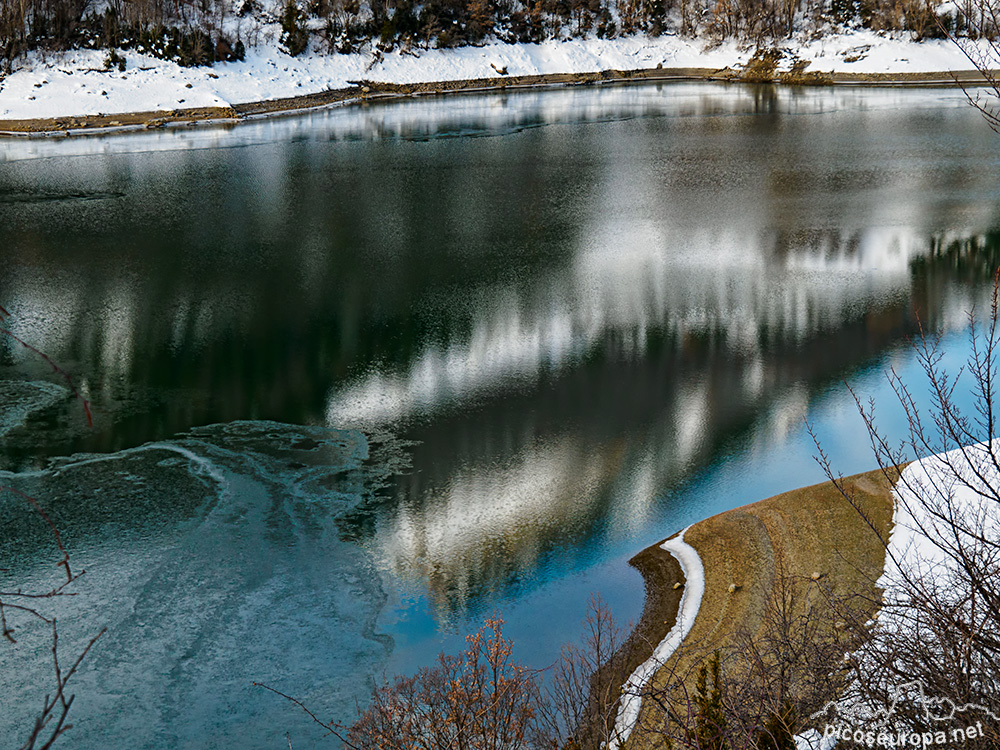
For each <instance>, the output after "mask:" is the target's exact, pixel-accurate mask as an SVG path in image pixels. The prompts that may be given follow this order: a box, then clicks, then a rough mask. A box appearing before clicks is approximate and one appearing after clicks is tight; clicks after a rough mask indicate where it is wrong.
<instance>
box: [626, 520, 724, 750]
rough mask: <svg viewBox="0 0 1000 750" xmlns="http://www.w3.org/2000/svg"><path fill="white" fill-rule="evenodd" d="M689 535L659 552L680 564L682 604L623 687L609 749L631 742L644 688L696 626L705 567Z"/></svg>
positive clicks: (670, 543) (672, 541) (664, 545)
mask: <svg viewBox="0 0 1000 750" xmlns="http://www.w3.org/2000/svg"><path fill="white" fill-rule="evenodd" d="M688 528H691V527H690V526H689V527H688ZM686 532H687V529H684V531H682V532H681V533H680V534H678V535H677V536H675V537H673V538H672V539H668V540H667V541H665V542H664V543H663V544H661V545H660V549H663V550H666V551H667V552H669V553H670V554H671V555H673V556H674V558H675V559H676V560H677V562H678V563H680V566H681V570H682V571H683V572H684V578H685V580H686V582H685V584H684V592H683V593H682V594H681V603H680V606H679V607H678V608H677V619H676V621H675V622H674V626H673V627H672V628H671V629H670V632H669V633H667V635H666V637H665V638H664V639H663V640H662V641H660V643H659V645H658V646H657V647H656V649H655V650H654V651H653V655H652V656H650V657H649V658H648V659H647V660H646V661H644V662H643V663H642V664H640V665H639V666H638V667H636V668H635V671H634V672H632V674H631V676H630V677H629V678H628V680H626V681H625V685H624V686H623V687H622V700H621V704H620V705H619V707H618V716H617V718H616V719H615V728H614V735H613V736H612V738H611V741H610V742H609V743H608V746H607V747H608V750H618V749H619V748H620V747H621V746H622V745H623V744H624V743H625V742H626V741H627V740H628V738H629V735H630V734H631V733H632V729H633V727H635V724H636V722H637V721H638V720H639V709H640V708H641V707H642V695H641V693H642V689H643V687H645V685H646V683H647V682H649V680H650V678H651V677H652V676H653V675H654V674H656V671H657V670H658V669H659V668H660V667H662V666H663V664H664V663H665V662H666V660H667V659H669V658H670V656H671V654H673V653H674V651H676V650H677V648H678V647H679V646H680V645H681V643H683V642H684V639H685V638H686V637H687V634H688V633H690V632H691V628H692V627H694V621H695V618H696V617H697V616H698V610H699V609H700V608H701V598H702V597H703V596H704V595H705V568H704V566H703V565H702V562H701V557H699V556H698V552H697V551H696V550H695V548H694V547H692V546H691V545H690V544H688V543H687V542H685V541H684V534H685V533H686Z"/></svg>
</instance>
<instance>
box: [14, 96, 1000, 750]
mask: <svg viewBox="0 0 1000 750" xmlns="http://www.w3.org/2000/svg"><path fill="white" fill-rule="evenodd" d="M997 143H998V141H997V140H996V136H995V135H994V134H993V133H992V132H991V131H990V130H989V129H988V128H987V127H986V126H985V125H984V124H983V122H982V121H981V120H980V119H979V117H978V116H977V114H976V113H975V112H974V111H973V110H972V109H971V108H969V107H968V106H967V105H966V104H965V100H964V98H963V97H962V95H961V93H960V92H958V93H955V92H948V91H940V90H931V91H927V90H925V91H909V90H908V91H896V90H885V91H860V90H854V89H828V90H822V89H815V90H805V91H785V90H782V91H776V90H774V89H767V88H758V89H753V88H740V87H721V86H705V85H687V84H684V85H675V86H662V87H634V88H617V89H605V90H602V89H590V90H584V91H551V92H543V93H525V94H518V95H516V96H508V97H460V98H451V99H443V100H426V101H414V102H403V103H399V104H393V105H388V106H378V107H370V108H367V109H355V110H344V111H333V112H328V113H323V114H318V115H313V116H310V117H305V118H297V119H289V120H276V121H273V122H266V123H261V124H254V125H247V126H242V127H240V128H237V129H235V130H232V131H222V130H204V131H197V130H192V131H178V132H168V133H155V134H141V135H135V136H129V137H115V138H105V139H89V140H82V141H65V142H40V143H36V142H32V143H19V142H7V143H3V144H0V146H2V149H0V239H2V243H0V263H2V266H0V267H2V273H0V305H2V306H3V307H4V308H5V309H6V310H8V311H9V312H10V313H11V315H10V317H9V318H8V320H7V321H6V323H5V325H6V326H7V327H8V328H9V329H10V331H11V332H13V333H14V334H16V335H17V336H19V337H21V338H23V339H24V340H25V341H28V342H30V343H31V344H32V345H33V346H35V347H36V348H38V349H39V350H41V351H43V352H45V353H46V354H47V355H49V356H50V357H51V358H52V359H53V360H54V361H55V362H57V363H58V364H59V365H60V366H61V367H62V368H63V369H64V370H65V371H66V372H68V373H71V374H72V376H73V378H74V382H75V384H76V386H77V387H78V389H79V392H80V394H81V396H83V397H85V398H87V399H88V400H89V402H90V404H91V405H92V409H93V412H94V415H95V422H94V426H93V427H89V426H88V424H87V420H86V416H85V412H84V410H83V408H82V403H81V400H80V399H79V398H75V397H74V396H73V393H72V392H71V391H70V390H69V388H68V387H67V383H66V381H65V380H63V379H62V378H60V376H59V375H58V374H56V373H53V372H52V370H51V368H49V367H48V365H47V364H46V362H45V361H43V360H41V359H40V358H39V357H37V356H36V355H34V354H33V353H31V352H29V351H27V350H25V349H24V348H22V347H21V346H20V345H19V344H17V343H16V342H15V341H14V340H12V339H11V338H9V337H4V338H3V339H0V395H2V397H3V411H2V412H0V466H2V467H3V476H2V477H0V479H2V482H3V483H4V484H6V485H10V486H14V487H17V488H19V489H22V490H24V491H28V492H31V493H33V494H34V495H35V496H37V497H39V498H40V500H42V501H43V502H44V503H45V504H46V507H48V508H49V509H50V512H51V513H52V515H53V516H54V518H55V519H56V520H57V522H58V523H59V525H60V526H61V527H62V528H63V529H64V530H65V531H64V533H65V535H66V538H67V542H68V543H69V546H70V551H71V553H72V555H73V557H74V560H76V561H77V562H78V564H79V565H84V566H85V567H86V568H87V569H88V574H87V576H86V579H85V581H84V582H83V583H82V584H81V592H82V595H81V596H79V597H77V598H76V599H75V600H73V601H72V602H68V603H66V604H65V605H64V608H65V609H64V611H63V610H61V613H60V617H61V621H62V622H63V623H64V628H65V630H66V642H67V647H68V648H70V647H72V644H73V643H74V642H75V643H79V642H80V639H82V638H84V637H85V636H86V634H87V633H90V632H93V631H94V630H95V629H96V628H98V627H101V626H103V625H107V626H108V627H109V632H108V634H107V636H106V637H105V638H104V639H102V641H101V643H100V645H99V647H98V649H97V650H96V651H95V653H94V655H93V656H92V658H91V659H89V660H88V662H87V667H86V670H85V672H84V674H82V675H81V677H80V682H79V686H78V692H79V698H78V701H79V704H78V706H76V707H75V709H74V710H75V712H76V714H77V715H76V727H75V728H74V729H73V734H72V736H73V738H74V741H75V742H76V743H78V744H77V745H76V746H79V747H96V746H102V745H106V746H109V747H124V746H128V747H261V748H264V747H277V746H281V745H282V743H284V742H285V739H284V738H285V732H286V731H290V732H291V733H292V736H293V739H294V741H295V747H297V748H298V747H311V746H313V743H316V745H317V746H324V744H323V743H322V742H321V741H320V739H319V735H318V734H317V733H315V732H313V731H312V728H311V727H310V726H309V721H308V719H307V718H303V717H300V716H299V715H298V714H296V713H294V712H293V711H291V709H290V707H289V706H287V705H285V704H283V703H281V702H280V701H278V700H277V699H276V698H275V697H274V696H273V695H270V694H267V693H264V692H262V691H259V690H254V689H253V688H252V687H250V682H251V681H252V680H260V681H264V682H268V683H270V684H273V685H275V686H276V687H279V688H281V689H283V690H285V691H286V692H291V693H294V694H295V695H297V696H299V697H302V698H304V699H306V700H307V701H309V702H310V704H311V705H313V706H315V707H316V708H317V710H318V712H319V713H320V714H321V715H324V716H327V715H329V716H334V717H336V718H341V719H348V718H349V717H350V714H351V709H352V707H353V705H354V701H355V699H363V698H364V695H365V694H366V691H367V685H368V684H369V680H370V679H371V676H372V675H373V674H378V673H381V671H382V670H384V669H388V670H390V671H391V670H410V669H413V668H415V667H417V666H419V665H421V664H424V663H427V662H429V661H430V659H431V657H432V655H433V654H434V653H435V652H436V651H437V650H438V648H439V647H440V646H442V645H444V646H453V645H454V644H456V643H458V642H459V641H460V639H461V637H462V636H463V635H464V633H465V632H467V631H468V630H469V629H471V628H474V627H475V626H476V624H477V623H478V621H479V619H480V618H481V617H482V616H483V615H484V614H486V613H489V612H492V611H493V610H495V609H500V610H502V611H503V612H504V613H505V614H506V616H507V617H508V620H509V630H508V632H509V633H510V634H512V635H514V637H515V639H516V641H517V647H518V648H519V649H520V650H521V653H522V655H523V656H524V658H526V659H528V660H529V661H531V662H532V663H534V664H536V665H543V664H545V663H548V662H549V661H551V660H552V659H553V658H555V655H556V654H557V652H558V645H559V644H560V643H562V642H563V641H566V640H569V639H572V638H573V637H575V636H576V634H577V631H578V624H579V621H580V619H581V618H582V617H583V616H584V614H585V609H586V600H587V597H588V596H589V594H590V593H591V592H599V593H601V594H602V595H603V596H605V597H606V598H608V599H609V600H610V602H611V604H612V605H613V607H614V609H615V611H616V613H617V614H618V615H619V616H620V617H621V618H622V619H623V620H625V619H628V618H633V619H634V618H636V617H637V616H638V613H639V610H640V608H641V602H642V583H641V580H640V579H639V578H638V576H637V575H636V574H635V573H634V572H633V571H631V570H630V569H629V568H628V567H627V565H626V564H625V561H626V560H627V559H628V557H629V556H630V555H631V554H634V553H635V552H637V551H639V550H640V549H641V548H642V547H643V546H645V545H647V544H650V543H652V542H654V541H656V540H658V539H660V538H662V537H665V536H667V535H669V534H671V533H673V532H674V531H676V530H677V529H678V528H680V527H682V526H684V525H686V524H687V523H690V522H692V521H694V520H697V519H699V518H701V517H704V516H706V515H710V514H712V513H715V512H717V511H719V510H722V509H724V508H727V507H733V506H735V505H740V504H743V503H745V502H750V501H753V500H756V499H759V498H761V497H764V496H767V495H770V494H774V493H776V492H780V491H782V490H785V489H791V488H793V487H796V486H800V485H803V484H806V483H811V482H815V481H820V480H821V479H822V475H821V473H820V472H819V470H818V468H817V467H816V466H815V464H814V463H813V462H812V461H811V458H810V457H811V454H812V452H813V449H812V447H811V443H810V441H809V439H808V437H807V436H806V435H805V433H804V430H803V426H802V423H803V419H804V418H806V417H808V418H809V419H811V420H813V421H814V422H815V423H816V425H817V429H818V431H819V432H820V434H821V436H822V437H823V438H824V441H825V442H826V444H827V446H828V448H829V450H830V452H831V454H832V455H833V457H834V460H835V461H837V463H838V465H839V466H841V467H842V469H843V471H844V472H845V473H846V472H851V471H858V470H862V469H867V468H870V467H871V464H872V462H871V459H870V458H869V457H868V456H867V454H866V452H865V449H864V441H863V440H860V439H859V433H858V429H859V424H858V422H857V420H856V419H852V418H851V416H850V409H849V405H850V404H849V399H848V397H847V394H846V391H845V389H844V387H843V385H842V381H843V379H844V378H849V379H851V380H852V382H853V383H855V384H856V385H857V386H858V387H859V388H860V389H861V390H862V391H863V392H865V393H873V394H875V395H876V396H880V397H884V395H885V390H886V389H885V388H884V387H883V386H882V385H880V379H879V377H878V373H879V372H880V371H881V369H882V368H883V367H885V366H886V365H887V364H889V363H893V364H895V365H897V366H898V367H901V368H904V369H905V368H910V369H911V370H912V368H913V363H912V358H910V357H909V356H908V355H907V353H906V347H905V341H906V337H907V336H908V335H912V334H913V333H915V331H916V330H917V321H918V319H919V320H920V321H921V322H922V323H923V325H924V326H925V327H927V328H929V329H932V330H941V331H944V332H945V333H946V335H947V336H948V342H949V343H950V344H951V349H949V352H950V356H952V357H954V358H955V359H956V361H958V360H960V359H961V357H962V355H963V351H964V350H963V348H962V347H963V345H962V337H961V331H962V329H963V328H964V325H965V323H964V311H965V310H966V309H968V308H969V306H970V305H971V304H972V303H973V302H974V301H977V300H981V299H982V293H983V289H984V288H985V286H986V285H988V282H989V280H990V278H991V271H990V269H991V268H992V267H993V266H994V265H995V264H996V263H997V261H998V259H1000V257H998V237H1000V235H997V234H996V233H995V232H996V230H997V228H1000V157H998V154H1000V151H998V150H997ZM895 419H896V417H894V416H893V415H892V414H891V413H890V414H889V415H888V416H887V422H888V424H889V425H890V426H892V425H895V424H897V422H895V421H894V420H895ZM0 522H2V526H0V555H2V556H3V557H2V559H3V560H4V562H3V564H0V567H4V568H10V569H11V572H10V573H9V574H8V575H9V580H14V579H16V580H17V581H19V582H28V583H36V584H38V585H39V586H41V585H44V581H46V580H49V578H50V577H51V575H52V563H54V562H55V559H53V558H52V549H51V544H50V542H49V538H48V535H47V531H46V530H45V528H44V527H43V526H42V525H41V523H40V522H39V521H38V519H37V518H35V517H34V516H33V515H32V514H31V513H30V511H29V510H28V509H26V508H25V507H24V506H23V504H22V503H20V501H19V500H18V498H17V497H15V496H14V495H4V496H3V497H2V500H0ZM7 561H10V562H9V563H8V562H7ZM24 640H25V642H26V643H27V644H28V645H27V646H25V647H24V648H21V649H20V650H19V651H18V652H17V653H16V654H15V652H14V651H13V649H8V650H7V651H6V652H3V660H2V661H0V665H2V667H0V670H2V671H0V683H2V686H3V690H0V694H3V696H4V697H3V698H0V700H2V701H4V706H3V710H2V711H0V734H2V735H4V736H10V735H11V734H12V733H14V732H17V731H18V727H23V726H24V722H25V721H26V719H27V717H28V716H30V708H31V705H32V704H31V703H30V702H29V701H30V700H32V699H33V698H34V697H36V696H39V695H41V693H42V691H43V690H44V684H45V683H44V681H45V680H46V679H48V678H47V673H46V672H45V668H46V667H45V662H44V641H43V640H40V639H39V638H35V639H34V640H32V637H31V636H30V634H28V635H26V637H25V639H24ZM33 648H34V649H37V653H35V652H32V649H33ZM8 701H11V703H9V705H8Z"/></svg>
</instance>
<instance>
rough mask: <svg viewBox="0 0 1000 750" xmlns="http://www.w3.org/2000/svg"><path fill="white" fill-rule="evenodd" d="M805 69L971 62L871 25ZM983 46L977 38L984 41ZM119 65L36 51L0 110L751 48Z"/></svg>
mask: <svg viewBox="0 0 1000 750" xmlns="http://www.w3.org/2000/svg"><path fill="white" fill-rule="evenodd" d="M785 46H786V47H787V48H788V49H789V50H794V51H795V53H796V54H797V55H798V57H799V58H800V59H802V60H810V61H811V65H810V66H809V67H808V70H810V71H823V72H828V71H846V72H857V73H895V72H900V73H901V72H940V71H949V70H969V69H971V68H972V65H971V64H970V63H969V61H968V58H966V56H965V55H964V54H963V52H962V51H961V50H960V49H959V48H958V46H957V45H955V44H953V43H951V42H948V41H946V40H933V41H925V42H920V43H916V42H911V41H909V39H908V38H907V37H900V38H894V37H891V36H886V35H883V34H879V33H875V32H871V31H856V32H851V33H847V34H834V35H830V36H827V37H825V38H823V39H820V40H818V41H812V42H804V43H802V44H800V45H796V44H794V43H792V42H789V43H787V44H786V45H785ZM984 51H985V49H984ZM123 54H124V57H125V59H126V68H125V70H124V71H119V70H118V69H117V67H112V69H110V70H103V68H104V61H105V59H106V57H107V52H106V51H95V50H77V51H72V52H66V53H58V54H53V53H47V54H45V55H40V54H33V55H32V56H30V57H29V58H28V60H27V61H26V62H25V64H24V65H23V66H22V67H21V68H20V69H18V70H16V71H15V72H14V73H12V74H10V75H9V76H7V77H6V78H4V79H2V80H0V120H3V119H32V118H42V117H57V116H84V115H96V114H118V113H124V112H145V111H170V110H174V109H187V108H191V107H225V106H227V105H230V104H241V103H247V102H252V101H260V100H265V99H276V98H283V97H290V96H296V95H300V94H307V93H316V92H320V91H325V90H329V89H340V88H345V87H347V86H349V85H350V84H349V82H350V81H359V80H362V79H367V80H371V81H381V82H392V83H419V82H433V81H450V80H463V79H475V78H499V77H500V76H499V74H498V73H497V72H496V70H495V69H494V66H495V68H497V69H501V70H502V69H503V68H506V69H507V74H508V76H521V75H537V74H551V73H589V72H598V71H602V70H612V69H614V70H631V69H638V68H655V67H656V66H657V65H662V66H663V67H664V68H678V67H700V68H718V69H723V68H726V67H735V66H738V65H741V64H743V63H745V62H746V61H747V59H748V58H749V57H750V54H751V53H750V52H748V51H747V50H741V49H740V48H739V47H738V46H737V45H736V44H735V43H732V42H730V43H726V44H722V45H718V46H713V47H709V46H707V44H706V42H705V41H704V40H698V39H688V38H683V37H679V36H661V37H656V38H648V37H645V36H632V37H625V38H619V39H604V40H602V39H585V40H581V39H575V40H568V41H547V42H543V43H541V44H500V43H494V44H489V45H486V46H483V47H462V48H458V49H449V50H419V51H416V52H406V53H404V52H401V51H399V50H397V51H394V52H391V53H388V54H386V55H384V56H382V57H381V59H376V58H373V56H372V55H371V54H369V53H356V54H350V55H336V54H335V55H326V54H316V53H308V54H305V55H302V56H300V57H296V58H293V57H289V56H288V55H287V54H285V53H283V52H281V51H280V50H279V49H278V48H277V46H275V45H273V44H270V45H269V44H261V45H260V46H256V47H249V48H248V50H247V55H246V59H245V60H244V61H242V62H238V63H217V64H216V65H215V66H213V67H199V68H183V67H181V66H179V65H177V64H176V63H173V62H167V61H164V60H158V59H155V58H152V57H149V56H145V55H140V54H138V53H135V52H125V53H123Z"/></svg>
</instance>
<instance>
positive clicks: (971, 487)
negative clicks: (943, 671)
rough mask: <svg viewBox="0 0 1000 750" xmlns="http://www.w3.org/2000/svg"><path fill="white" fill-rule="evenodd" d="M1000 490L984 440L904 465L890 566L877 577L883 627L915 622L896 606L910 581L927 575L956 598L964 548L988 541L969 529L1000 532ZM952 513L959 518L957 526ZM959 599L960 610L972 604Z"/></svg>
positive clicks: (992, 536)
mask: <svg viewBox="0 0 1000 750" xmlns="http://www.w3.org/2000/svg"><path fill="white" fill-rule="evenodd" d="M994 448H996V446H994ZM998 490H1000V467H998V466H997V464H996V463H995V461H994V458H993V454H992V453H991V452H990V450H989V445H988V444H986V443H983V444H980V445H973V446H970V447H968V448H960V449H956V450H952V451H949V452H948V453H944V454H941V455H937V456H930V457H928V458H924V459H921V460H919V461H914V462H913V463H911V464H910V465H909V466H907V467H906V469H904V470H903V473H902V476H901V477H900V479H899V481H898V482H897V483H896V488H895V490H894V493H895V495H896V508H895V512H894V513H893V527H892V532H891V534H890V536H889V547H888V551H887V554H886V562H885V568H884V572H883V574H882V577H881V578H879V580H878V582H877V585H878V586H880V587H882V588H883V589H884V590H885V593H884V594H883V600H884V602H885V604H886V607H885V608H884V609H883V610H882V611H881V612H880V613H879V626H880V628H881V629H882V630H883V631H884V632H888V633H893V632H904V631H906V630H907V629H908V628H910V627H911V623H912V617H911V616H910V615H909V614H908V613H907V611H906V610H905V608H897V607H896V606H894V605H899V604H903V603H905V602H906V601H907V599H908V597H907V594H906V592H907V587H906V584H905V583H904V581H905V580H909V581H913V580H922V581H925V582H926V584H925V585H926V586H928V587H933V588H934V589H936V590H937V592H938V593H939V595H942V594H943V595H945V596H946V597H947V598H951V596H950V595H949V594H948V593H947V592H953V594H954V596H955V597H957V596H959V595H960V594H961V588H958V589H956V588H955V585H956V582H958V581H961V580H962V575H961V572H960V568H959V559H960V551H959V550H960V549H966V550H970V549H976V548H980V549H981V548H982V547H983V545H982V543H981V542H980V541H979V540H978V539H976V538H974V537H973V536H971V535H970V534H969V533H967V532H968V531H969V530H974V529H979V530H981V531H982V533H983V537H984V538H985V539H988V540H991V541H994V540H997V539H1000V502H998ZM950 520H954V521H955V522H956V528H957V529H958V531H957V532H956V529H955V528H952V525H951V523H950ZM985 554H987V555H988V553H985ZM959 586H961V584H959ZM955 604H956V606H959V607H962V608H963V610H964V608H965V606H966V605H967V603H966V602H958V601H956V602H955ZM967 615H968V616H969V621H970V622H975V623H977V625H978V626H979V627H989V625H988V624H987V623H982V622H979V620H981V616H980V617H979V618H976V616H975V614H974V613H967ZM995 626H996V623H993V627H995Z"/></svg>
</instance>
